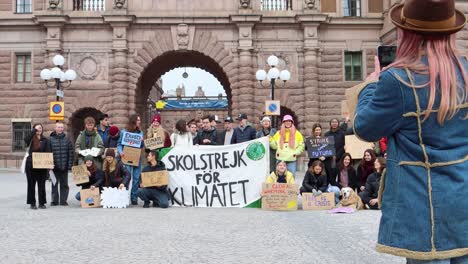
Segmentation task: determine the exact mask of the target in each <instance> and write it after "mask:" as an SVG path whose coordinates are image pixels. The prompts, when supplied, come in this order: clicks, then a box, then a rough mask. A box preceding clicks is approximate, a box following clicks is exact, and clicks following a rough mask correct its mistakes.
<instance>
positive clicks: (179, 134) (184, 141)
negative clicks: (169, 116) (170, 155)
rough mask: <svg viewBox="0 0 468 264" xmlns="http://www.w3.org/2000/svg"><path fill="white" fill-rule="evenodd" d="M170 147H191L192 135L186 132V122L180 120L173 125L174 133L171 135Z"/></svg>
mask: <svg viewBox="0 0 468 264" xmlns="http://www.w3.org/2000/svg"><path fill="white" fill-rule="evenodd" d="M171 142H172V146H173V147H175V146H182V147H191V146H193V137H192V133H190V132H189V131H188V130H187V122H185V120H183V119H181V120H179V121H177V123H176V125H175V130H174V133H172V135H171Z"/></svg>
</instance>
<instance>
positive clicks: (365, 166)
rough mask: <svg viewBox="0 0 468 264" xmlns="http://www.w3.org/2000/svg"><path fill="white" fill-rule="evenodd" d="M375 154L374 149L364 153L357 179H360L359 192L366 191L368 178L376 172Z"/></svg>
mask: <svg viewBox="0 0 468 264" xmlns="http://www.w3.org/2000/svg"><path fill="white" fill-rule="evenodd" d="M375 158H376V157H375V153H374V151H373V150H372V149H367V150H366V151H364V156H363V157H362V160H361V163H360V164H359V167H358V168H357V177H358V178H359V189H358V192H362V191H364V189H365V186H366V181H367V177H369V175H371V173H373V172H374V169H375V168H374V162H375Z"/></svg>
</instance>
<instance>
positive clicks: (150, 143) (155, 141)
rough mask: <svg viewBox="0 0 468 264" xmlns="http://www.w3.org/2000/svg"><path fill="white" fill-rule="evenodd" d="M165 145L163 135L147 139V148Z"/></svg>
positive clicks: (157, 147)
mask: <svg viewBox="0 0 468 264" xmlns="http://www.w3.org/2000/svg"><path fill="white" fill-rule="evenodd" d="M162 147H164V140H163V139H162V137H161V136H157V137H153V138H148V139H145V148H147V149H150V150H153V149H159V148H162Z"/></svg>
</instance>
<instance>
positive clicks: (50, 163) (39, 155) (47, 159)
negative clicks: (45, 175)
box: [32, 152, 54, 169]
mask: <svg viewBox="0 0 468 264" xmlns="http://www.w3.org/2000/svg"><path fill="white" fill-rule="evenodd" d="M32 162H33V169H53V168H54V155H53V154H52V153H46V152H33V154H32Z"/></svg>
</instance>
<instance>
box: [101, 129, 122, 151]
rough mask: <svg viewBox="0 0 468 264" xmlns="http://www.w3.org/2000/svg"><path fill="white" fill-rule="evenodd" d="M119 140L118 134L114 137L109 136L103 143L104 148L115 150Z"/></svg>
mask: <svg viewBox="0 0 468 264" xmlns="http://www.w3.org/2000/svg"><path fill="white" fill-rule="evenodd" d="M119 140H120V132H119V134H117V136H115V137H111V136H110V135H109V136H108V137H107V138H106V141H105V142H104V147H105V148H117V143H119Z"/></svg>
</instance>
